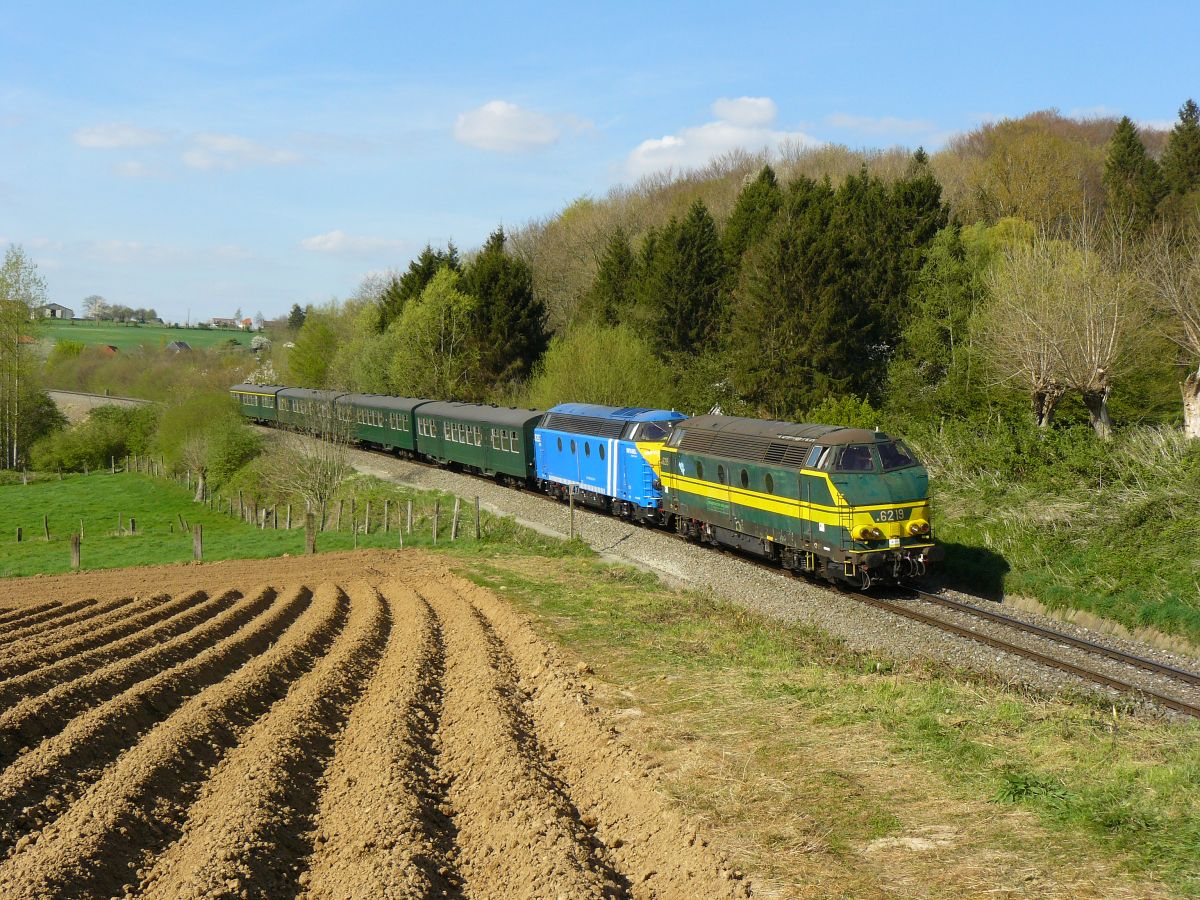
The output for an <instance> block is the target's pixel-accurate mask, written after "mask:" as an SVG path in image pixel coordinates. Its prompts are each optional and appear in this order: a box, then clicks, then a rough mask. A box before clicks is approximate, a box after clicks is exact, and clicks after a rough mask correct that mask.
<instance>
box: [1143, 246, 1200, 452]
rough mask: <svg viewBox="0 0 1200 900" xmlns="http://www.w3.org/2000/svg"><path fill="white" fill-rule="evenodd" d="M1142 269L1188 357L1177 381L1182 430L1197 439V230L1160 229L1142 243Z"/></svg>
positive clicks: (1199, 278)
mask: <svg viewBox="0 0 1200 900" xmlns="http://www.w3.org/2000/svg"><path fill="white" fill-rule="evenodd" d="M1142 272H1143V275H1144V278H1145V282H1146V285H1147V286H1148V288H1149V290H1150V293H1151V296H1152V297H1153V298H1154V300H1155V301H1156V303H1157V305H1158V307H1159V309H1160V310H1161V312H1162V313H1163V314H1164V315H1165V316H1166V317H1167V319H1168V321H1169V322H1170V323H1171V326H1172V327H1171V330H1170V332H1169V334H1170V336H1171V339H1172V340H1174V341H1175V343H1177V344H1178V345H1179V347H1180V348H1181V349H1182V350H1183V351H1184V353H1185V354H1186V355H1187V357H1188V371H1187V374H1186V375H1185V376H1184V379H1183V381H1182V382H1180V385H1179V390H1180V393H1181V394H1182V395H1183V430H1184V434H1185V435H1187V437H1189V438H1200V233H1198V232H1197V231H1196V230H1195V229H1194V228H1193V229H1192V230H1191V231H1189V232H1186V233H1183V232H1177V231H1172V230H1164V231H1162V232H1159V233H1157V234H1155V235H1152V236H1151V237H1150V238H1149V239H1148V240H1147V241H1146V244H1145V257H1144V259H1143V265H1142Z"/></svg>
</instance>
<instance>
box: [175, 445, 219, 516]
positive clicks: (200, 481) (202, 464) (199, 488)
mask: <svg viewBox="0 0 1200 900" xmlns="http://www.w3.org/2000/svg"><path fill="white" fill-rule="evenodd" d="M211 444H212V439H211V437H210V434H209V432H208V431H197V432H194V433H193V434H191V435H190V436H189V437H188V439H187V440H186V441H184V443H183V445H182V446H181V447H180V448H179V458H180V461H181V462H182V463H183V464H184V465H185V466H187V467H188V469H190V470H191V471H193V472H195V473H196V496H195V501H196V502H197V503H203V502H204V493H205V488H206V486H207V481H208V457H209V452H210V450H211Z"/></svg>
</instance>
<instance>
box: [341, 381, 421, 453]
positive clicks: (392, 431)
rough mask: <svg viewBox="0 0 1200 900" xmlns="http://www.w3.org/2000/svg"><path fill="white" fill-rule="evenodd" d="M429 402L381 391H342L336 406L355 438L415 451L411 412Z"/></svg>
mask: <svg viewBox="0 0 1200 900" xmlns="http://www.w3.org/2000/svg"><path fill="white" fill-rule="evenodd" d="M429 402H430V401H429V400H422V399H419V398H415V397H388V396H385V395H383V394H343V395H342V396H340V397H338V398H337V401H336V404H335V405H336V406H337V410H338V418H339V420H340V421H342V422H345V423H346V424H347V426H348V427H349V428H350V429H351V435H352V437H353V438H354V440H356V441H359V442H361V443H364V444H371V445H373V446H376V447H382V448H383V449H385V450H407V451H415V450H416V448H417V443H416V435H417V428H416V420H415V418H414V417H413V411H414V410H415V409H416V408H417V407H419V406H421V405H423V404H426V403H429Z"/></svg>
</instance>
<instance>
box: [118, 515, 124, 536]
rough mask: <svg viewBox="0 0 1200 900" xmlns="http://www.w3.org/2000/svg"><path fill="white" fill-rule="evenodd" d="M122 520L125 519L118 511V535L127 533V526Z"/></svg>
mask: <svg viewBox="0 0 1200 900" xmlns="http://www.w3.org/2000/svg"><path fill="white" fill-rule="evenodd" d="M122 521H123V520H122V518H121V514H120V513H117V535H118V536H119V535H123V534H124V533H125V526H124V525H123V524H122Z"/></svg>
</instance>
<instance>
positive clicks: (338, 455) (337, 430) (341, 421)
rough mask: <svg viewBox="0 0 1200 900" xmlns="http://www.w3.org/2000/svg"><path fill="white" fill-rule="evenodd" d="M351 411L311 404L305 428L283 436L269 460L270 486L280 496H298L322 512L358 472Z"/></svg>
mask: <svg viewBox="0 0 1200 900" xmlns="http://www.w3.org/2000/svg"><path fill="white" fill-rule="evenodd" d="M349 413H350V408H349V407H337V408H335V406H334V404H333V403H332V402H317V401H310V406H309V412H308V414H307V415H306V416H305V424H304V425H303V426H302V427H300V428H299V429H297V430H294V431H283V432H280V433H279V434H278V436H277V438H276V441H275V446H274V447H273V448H272V449H271V451H270V452H269V453H268V454H267V456H266V459H265V463H264V465H265V474H266V478H267V483H268V484H270V485H271V487H272V488H273V489H274V490H275V491H276V492H277V493H293V492H294V493H297V494H299V495H300V496H301V497H303V498H304V499H305V500H307V501H308V503H309V505H310V507H311V508H312V509H321V508H322V507H324V506H325V505H326V504H328V503H329V501H330V500H332V499H333V497H334V495H335V494H336V493H337V491H338V488H340V487H341V486H342V483H343V482H344V481H345V480H346V479H347V478H348V477H349V476H350V474H351V473H352V472H353V471H354V467H353V466H352V465H351V464H350V446H351V434H352V431H353V423H352V422H351V420H350V418H349Z"/></svg>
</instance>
